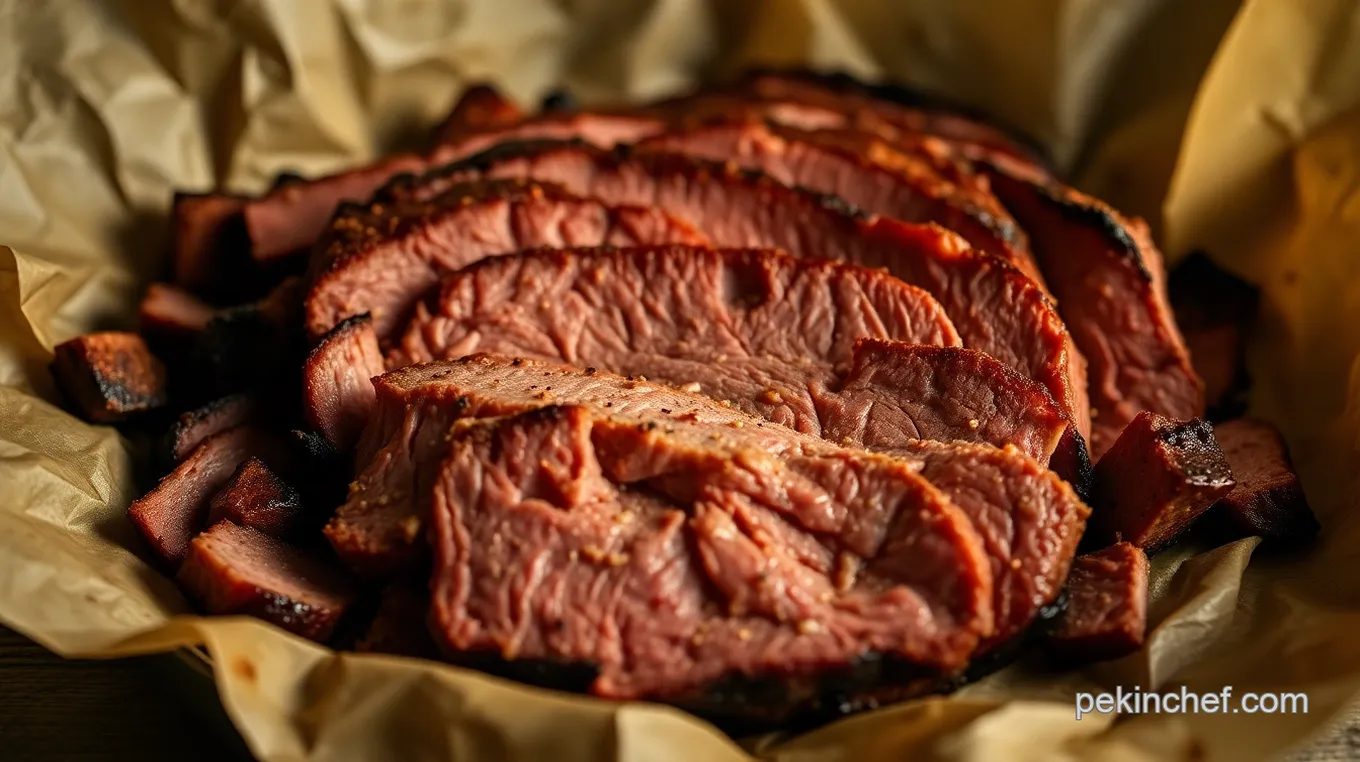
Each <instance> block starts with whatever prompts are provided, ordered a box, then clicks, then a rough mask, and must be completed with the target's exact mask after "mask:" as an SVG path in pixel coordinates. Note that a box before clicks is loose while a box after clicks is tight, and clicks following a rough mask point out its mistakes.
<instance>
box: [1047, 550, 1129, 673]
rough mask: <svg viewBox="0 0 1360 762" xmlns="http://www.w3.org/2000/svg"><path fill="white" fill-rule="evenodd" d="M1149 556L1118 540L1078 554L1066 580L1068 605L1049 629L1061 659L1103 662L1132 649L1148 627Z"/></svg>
mask: <svg viewBox="0 0 1360 762" xmlns="http://www.w3.org/2000/svg"><path fill="white" fill-rule="evenodd" d="M1147 604H1148V559H1147V555H1146V554H1144V553H1143V550H1142V549H1141V548H1139V547H1138V546H1136V545H1133V544H1130V543H1127V542H1121V543H1118V544H1116V545H1111V546H1110V547H1108V548H1105V549H1104V550H1102V551H1099V552H1097V553H1091V554H1089V555H1084V556H1077V558H1076V560H1075V561H1073V562H1072V573H1071V575H1070V576H1069V577H1068V579H1067V610H1066V611H1065V612H1064V613H1063V616H1062V618H1061V619H1059V620H1058V623H1057V626H1056V627H1055V628H1054V629H1053V630H1052V631H1051V632H1050V633H1049V644H1048V645H1049V648H1050V650H1051V651H1052V652H1053V654H1054V656H1055V657H1056V658H1057V659H1059V660H1061V661H1064V662H1072V661H1102V660H1105V659H1115V658H1118V657H1120V656H1125V655H1127V654H1130V653H1133V652H1134V651H1137V650H1138V649H1139V648H1141V647H1142V645H1143V637H1144V636H1145V634H1146V632H1147Z"/></svg>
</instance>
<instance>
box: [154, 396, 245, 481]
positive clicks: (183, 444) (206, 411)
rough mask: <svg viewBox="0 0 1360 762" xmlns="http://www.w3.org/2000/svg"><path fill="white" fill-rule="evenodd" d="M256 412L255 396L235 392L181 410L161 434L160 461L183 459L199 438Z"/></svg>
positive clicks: (217, 432)
mask: <svg viewBox="0 0 1360 762" xmlns="http://www.w3.org/2000/svg"><path fill="white" fill-rule="evenodd" d="M256 412H258V403H257V402H256V400H255V399H254V398H253V397H251V396H250V395H247V394H244V393H238V394H230V395H227V396H225V397H219V398H217V399H215V400H213V401H211V402H209V403H207V404H205V405H202V406H200V407H197V408H194V409H193V410H190V411H188V412H185V413H181V414H180V416H179V417H178V418H176V419H175V422H174V423H173V424H171V426H170V430H169V431H167V432H166V434H165V440H164V442H163V443H162V445H161V459H162V461H163V462H165V463H167V464H170V465H173V464H175V463H178V462H180V461H181V460H184V459H185V458H186V457H188V455H189V453H191V452H193V451H194V448H195V447H198V446H199V444H201V443H202V442H203V440H205V439H207V438H208V437H210V436H212V435H214V434H219V433H221V432H223V431H226V430H227V429H233V428H236V427H237V426H240V425H242V424H244V423H246V422H248V421H250V420H251V419H252V418H253V417H254V416H255V414H256Z"/></svg>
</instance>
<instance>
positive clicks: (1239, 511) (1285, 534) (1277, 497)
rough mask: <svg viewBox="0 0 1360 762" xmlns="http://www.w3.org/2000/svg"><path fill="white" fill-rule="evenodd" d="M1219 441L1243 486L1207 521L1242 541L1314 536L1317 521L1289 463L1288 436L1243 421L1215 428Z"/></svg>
mask: <svg viewBox="0 0 1360 762" xmlns="http://www.w3.org/2000/svg"><path fill="white" fill-rule="evenodd" d="M1214 438H1215V439H1217V440H1218V444H1219V446H1220V447H1222V448H1223V456H1224V457H1225V458H1227V460H1228V465H1229V466H1231V467H1232V473H1233V478H1234V479H1236V481H1237V486H1235V487H1233V489H1232V491H1231V492H1229V493H1228V494H1227V495H1226V496H1225V497H1224V498H1223V499H1222V500H1220V501H1218V503H1217V504H1216V505H1215V506H1214V507H1213V508H1212V509H1211V510H1210V512H1209V514H1208V516H1207V517H1206V520H1207V521H1211V522H1213V523H1216V524H1218V525H1219V527H1221V528H1224V529H1226V530H1227V531H1229V532H1231V533H1232V534H1233V535H1235V536H1237V537H1250V536H1253V535H1257V536H1261V537H1269V538H1275V539H1299V538H1304V537H1311V536H1312V535H1314V534H1316V533H1317V531H1318V523H1317V519H1316V518H1314V517H1313V511H1312V509H1311V508H1309V507H1308V498H1307V497H1305V496H1304V494H1303V483H1302V482H1300V481H1299V475H1298V474H1297V473H1295V472H1294V466H1293V464H1292V463H1291V462H1290V460H1289V449H1288V448H1287V447H1286V446H1285V443H1284V437H1282V436H1281V435H1280V432H1279V431H1277V430H1276V429H1275V427H1274V426H1272V425H1270V424H1269V423H1266V422H1265V421H1260V420H1255V419H1251V418H1240V419H1238V420H1235V421H1228V422H1226V423H1220V424H1218V425H1217V426H1215V427H1214Z"/></svg>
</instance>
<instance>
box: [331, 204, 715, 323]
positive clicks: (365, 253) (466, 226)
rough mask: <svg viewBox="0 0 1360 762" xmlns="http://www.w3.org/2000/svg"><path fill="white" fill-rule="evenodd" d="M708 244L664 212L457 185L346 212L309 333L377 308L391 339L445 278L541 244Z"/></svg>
mask: <svg viewBox="0 0 1360 762" xmlns="http://www.w3.org/2000/svg"><path fill="white" fill-rule="evenodd" d="M671 242H677V243H703V242H705V239H704V237H703V236H701V235H699V234H698V233H696V232H695V231H694V229H693V228H692V227H691V226H689V225H688V224H685V223H683V222H680V221H678V220H676V219H675V218H673V217H672V216H670V215H668V214H667V213H665V212H664V211H661V210H657V209H653V208H647V207H641V206H626V205H619V206H613V205H609V204H607V203H604V202H600V201H596V200H589V199H583V198H579V197H576V196H573V195H571V194H568V193H566V192H565V191H563V190H561V189H560V188H557V187H554V186H552V185H548V184H544V183H537V182H532V181H524V180H514V179H510V180H499V181H492V182H475V183H469V184H462V185H451V186H449V187H447V188H446V189H444V192H442V193H439V194H433V195H432V197H430V198H428V199H427V200H420V201H415V200H402V201H395V202H389V201H385V200H384V201H375V202H374V203H371V204H369V205H367V206H346V207H345V208H343V209H342V210H341V211H340V213H339V214H337V215H336V217H335V219H334V220H332V221H331V224H330V228H329V230H328V231H327V234H326V235H325V236H323V237H322V239H321V240H320V241H319V242H318V244H317V252H316V255H315V259H314V260H313V262H312V269H313V271H314V281H313V285H312V288H311V291H310V293H309V294H308V296H307V305H306V313H307V317H306V321H307V328H308V330H309V331H310V332H311V334H312V335H313V336H320V335H322V334H324V333H325V332H326V331H328V330H330V329H331V328H333V327H334V326H335V325H336V324H337V323H339V322H340V321H341V320H344V319H345V318H347V317H350V316H353V315H357V314H360V313H363V312H368V313H370V314H371V315H372V316H373V326H374V328H375V329H376V331H377V334H378V336H379V338H382V339H386V338H387V337H389V336H390V335H391V333H392V332H393V331H394V330H397V329H398V328H399V326H400V325H401V323H402V321H403V320H404V319H405V318H406V317H407V316H408V314H409V312H410V310H411V308H412V306H413V305H414V304H415V302H416V300H417V299H419V298H420V296H421V295H423V294H424V293H425V292H426V291H427V290H429V289H430V288H431V287H433V286H434V285H436V284H437V283H438V281H439V277H440V275H442V274H443V273H446V272H449V271H452V270H457V269H459V268H462V267H464V266H466V265H468V264H471V263H472V262H475V261H477V260H479V259H482V258H483V257H488V256H492V255H497V254H508V253H511V252H514V251H518V250H520V249H525V248H531V247H535V246H553V247H560V246H596V245H601V244H613V245H634V244H659V243H671Z"/></svg>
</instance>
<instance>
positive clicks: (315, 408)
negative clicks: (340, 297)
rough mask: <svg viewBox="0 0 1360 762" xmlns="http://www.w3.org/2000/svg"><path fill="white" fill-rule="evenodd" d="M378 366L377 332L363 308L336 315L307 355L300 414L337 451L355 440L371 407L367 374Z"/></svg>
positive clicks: (376, 371)
mask: <svg viewBox="0 0 1360 762" xmlns="http://www.w3.org/2000/svg"><path fill="white" fill-rule="evenodd" d="M382 372H383V356H382V351H381V349H380V348H379V346H378V335H377V333H375V332H374V330H373V321H372V320H371V319H370V318H369V316H368V314H367V313H365V314H363V315H357V316H355V317H352V318H348V319H346V320H344V321H342V322H341V323H340V324H339V325H337V326H336V327H335V328H334V329H332V330H331V332H330V333H328V334H326V336H325V337H323V338H322V339H321V343H319V344H317V346H316V347H315V348H314V349H312V351H311V353H310V354H308V355H307V361H306V363H305V364H304V365H303V371H302V374H303V410H304V414H305V416H306V418H307V423H308V424H309V425H310V426H311V427H312V428H313V429H315V430H316V431H318V432H320V433H321V435H322V436H324V437H325V438H326V441H328V442H330V444H331V446H332V447H334V448H335V449H336V450H337V451H340V452H346V451H348V450H350V449H351V448H352V447H353V446H354V443H355V442H356V441H357V440H358V438H359V432H360V431H362V430H363V427H364V424H365V423H366V422H367V421H368V413H369V410H370V409H371V408H372V407H373V384H372V383H370V379H372V378H373V377H374V376H379V375H382Z"/></svg>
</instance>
